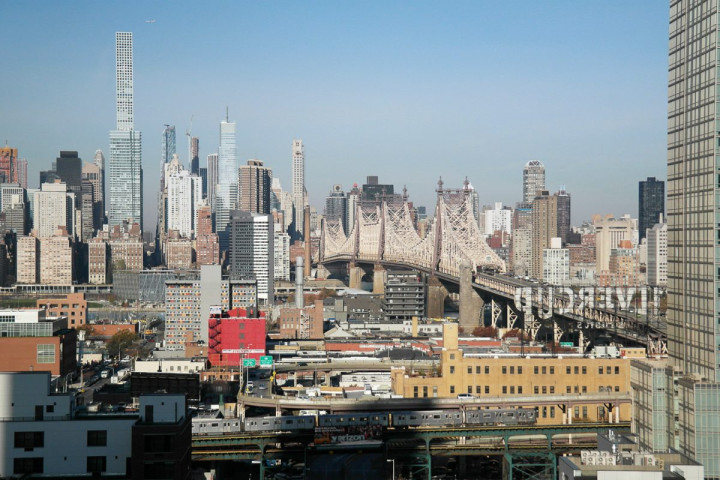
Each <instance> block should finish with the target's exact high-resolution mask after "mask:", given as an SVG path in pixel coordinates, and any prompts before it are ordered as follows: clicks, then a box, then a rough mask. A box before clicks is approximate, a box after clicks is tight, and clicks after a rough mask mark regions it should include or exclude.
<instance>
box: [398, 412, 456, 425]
mask: <svg viewBox="0 0 720 480" xmlns="http://www.w3.org/2000/svg"><path fill="white" fill-rule="evenodd" d="M462 424H463V421H462V412H460V411H459V410H418V411H408V412H393V413H392V426H393V427H400V428H404V427H443V426H451V427H459V426H461V425H462Z"/></svg>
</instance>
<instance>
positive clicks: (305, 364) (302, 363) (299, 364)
mask: <svg viewBox="0 0 720 480" xmlns="http://www.w3.org/2000/svg"><path fill="white" fill-rule="evenodd" d="M307 366H308V364H307V363H305V362H300V363H298V367H307Z"/></svg>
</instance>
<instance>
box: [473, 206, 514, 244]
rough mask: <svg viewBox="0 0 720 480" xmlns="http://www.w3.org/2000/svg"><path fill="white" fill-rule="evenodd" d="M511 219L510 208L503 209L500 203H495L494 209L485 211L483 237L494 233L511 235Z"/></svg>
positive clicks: (511, 212)
mask: <svg viewBox="0 0 720 480" xmlns="http://www.w3.org/2000/svg"><path fill="white" fill-rule="evenodd" d="M478 216H479V214H478ZM512 218H513V211H512V208H510V207H503V204H502V202H495V205H494V208H489V209H486V210H485V224H484V225H483V231H484V232H485V235H488V236H489V235H492V234H494V233H495V232H505V233H511V232H512Z"/></svg>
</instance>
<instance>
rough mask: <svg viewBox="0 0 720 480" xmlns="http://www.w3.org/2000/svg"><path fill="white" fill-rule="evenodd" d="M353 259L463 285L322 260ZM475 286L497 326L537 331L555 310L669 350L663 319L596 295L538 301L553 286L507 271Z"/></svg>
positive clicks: (447, 277)
mask: <svg viewBox="0 0 720 480" xmlns="http://www.w3.org/2000/svg"><path fill="white" fill-rule="evenodd" d="M350 261H353V262H355V263H359V264H369V265H375V264H380V265H383V266H385V267H397V268H403V269H413V270H417V271H420V272H424V273H426V274H428V275H433V276H435V277H436V278H438V279H440V280H441V281H443V282H446V283H448V284H453V285H458V286H459V285H460V278H459V277H457V276H455V275H452V274H449V273H445V272H440V271H433V270H432V269H431V268H428V267H425V266H419V265H413V264H408V263H401V262H397V261H388V260H384V259H381V260H377V259H373V260H363V259H362V258H355V259H350V258H349V257H347V258H346V257H341V258H325V259H323V262H322V263H333V262H350ZM472 286H473V288H474V289H475V290H476V291H478V292H479V294H480V296H481V297H485V298H487V297H488V296H490V297H491V303H492V310H493V315H492V322H493V326H497V325H496V322H497V320H498V319H499V316H500V315H506V321H507V323H508V324H509V325H508V327H509V328H512V327H513V326H514V324H515V321H516V320H517V319H518V317H519V316H523V317H525V320H524V326H525V328H526V329H528V328H530V329H531V330H532V329H533V328H534V329H535V332H537V329H538V328H539V326H540V323H542V320H539V319H538V317H543V316H545V315H544V314H543V313H542V312H549V311H552V315H551V317H555V318H560V319H562V320H564V321H566V322H568V323H569V324H571V325H574V326H575V327H576V328H580V329H586V328H593V329H598V330H605V331H608V332H609V333H611V334H612V335H615V336H617V337H620V338H623V339H625V340H629V341H632V342H636V343H638V344H640V345H644V346H646V347H647V348H648V352H649V353H666V352H665V338H666V331H667V330H666V328H665V324H664V322H661V321H659V320H657V319H656V320H653V321H650V320H649V318H648V317H647V316H646V315H640V316H636V315H632V314H630V313H628V312H624V311H622V310H616V309H606V308H601V307H600V306H596V305H595V302H596V295H595V294H593V295H590V296H589V297H585V298H584V297H581V296H580V295H574V298H573V299H572V302H571V301H570V299H568V296H567V294H562V295H557V296H554V297H553V298H552V299H550V298H549V297H548V296H547V294H545V295H542V299H541V300H540V302H538V301H537V300H538V299H537V298H536V295H535V294H536V292H538V291H541V289H544V291H545V292H546V291H547V290H548V289H549V288H551V287H550V286H548V285H541V284H539V283H537V282H532V281H528V280H524V279H521V278H515V277H512V276H509V275H505V274H491V273H484V272H476V273H474V274H473V282H472ZM563 288H564V287H563ZM588 288H591V287H588ZM629 288H632V287H629ZM642 288H644V287H637V292H638V293H640V292H641V289H642ZM522 289H526V290H525V291H532V292H533V298H532V302H533V304H532V312H531V313H532V314H530V315H529V314H528V313H527V312H525V314H524V315H523V314H522V313H521V308H519V306H517V305H515V303H516V300H517V294H518V292H519V291H521V290H522ZM528 289H529V290H528ZM558 291H561V288H560V287H558V288H555V289H554V292H556V293H557V292H558ZM605 291H606V290H605V289H604V287H598V288H597V289H595V288H593V289H592V292H593V293H595V292H598V293H604V292H605ZM628 300H629V299H628ZM583 301H585V303H583ZM590 302H592V304H590V305H588V303H590ZM508 317H510V318H508ZM547 320H549V318H547ZM552 323H553V327H554V329H555V330H556V329H557V324H556V323H555V322H552ZM556 331H557V330H556ZM558 340H559V339H558Z"/></svg>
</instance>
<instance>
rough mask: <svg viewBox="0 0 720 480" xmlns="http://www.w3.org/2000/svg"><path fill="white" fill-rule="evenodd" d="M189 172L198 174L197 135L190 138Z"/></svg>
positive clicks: (198, 150)
mask: <svg viewBox="0 0 720 480" xmlns="http://www.w3.org/2000/svg"><path fill="white" fill-rule="evenodd" d="M190 173H192V174H193V175H197V176H198V177H201V176H202V175H200V139H199V138H198V137H191V138H190Z"/></svg>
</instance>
